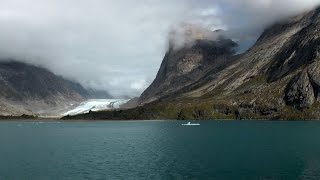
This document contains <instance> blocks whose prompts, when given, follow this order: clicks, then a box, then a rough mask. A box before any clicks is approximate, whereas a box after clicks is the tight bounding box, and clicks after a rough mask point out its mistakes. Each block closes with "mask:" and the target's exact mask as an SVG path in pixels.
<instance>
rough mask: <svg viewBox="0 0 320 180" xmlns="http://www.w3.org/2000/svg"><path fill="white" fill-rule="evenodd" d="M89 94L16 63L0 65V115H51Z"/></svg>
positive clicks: (44, 70)
mask: <svg viewBox="0 0 320 180" xmlns="http://www.w3.org/2000/svg"><path fill="white" fill-rule="evenodd" d="M89 95H90V94H89V93H88V92H87V90H86V89H85V88H83V87H82V86H81V85H80V84H78V83H75V82H72V81H70V80H66V79H64V78H62V77H60V76H57V75H55V74H53V73H52V72H50V71H48V70H46V69H44V68H41V67H37V66H33V65H28V64H25V63H21V62H17V61H2V62H0V99H1V106H0V107H1V108H0V113H1V114H2V115H21V114H37V115H38V114H43V115H44V114H47V115H54V114H55V113H56V112H55V111H56V110H63V109H64V108H67V107H68V106H70V104H73V103H78V102H81V101H83V100H85V99H86V98H87V97H88V96H89Z"/></svg>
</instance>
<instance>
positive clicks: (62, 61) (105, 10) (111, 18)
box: [0, 0, 319, 97]
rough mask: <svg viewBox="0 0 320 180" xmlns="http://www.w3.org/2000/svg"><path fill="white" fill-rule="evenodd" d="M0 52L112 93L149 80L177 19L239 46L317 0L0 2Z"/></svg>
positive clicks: (132, 90) (136, 91)
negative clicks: (226, 35) (217, 32)
mask: <svg viewBox="0 0 320 180" xmlns="http://www.w3.org/2000/svg"><path fill="white" fill-rule="evenodd" d="M0 2H1V6H0V23H1V29H0V57H1V59H7V58H11V59H16V60H20V61H24V62H28V63H32V64H36V65H40V66H43V67H46V68H48V69H50V70H51V71H53V72H54V73H56V74H59V75H62V76H64V77H66V78H71V79H74V80H76V81H79V82H80V83H81V84H82V85H84V86H85V87H91V88H96V89H99V90H107V91H109V92H110V93H111V94H112V95H113V96H116V97H117V96H123V95H129V96H138V95H140V93H141V92H142V91H143V90H144V89H145V88H146V87H147V86H148V85H149V84H150V83H151V82H152V80H153V79H154V77H155V75H156V73H157V70H158V68H159V66H160V63H161V60H162V58H163V56H164V53H165V51H166V49H167V44H168V40H167V39H168V33H169V32H170V31H171V30H172V28H174V27H176V26H177V25H179V24H180V23H190V24H194V25H197V26H201V27H204V28H207V29H209V30H217V29H224V30H227V31H228V32H229V34H230V36H231V37H230V38H232V39H233V40H235V41H238V42H239V44H240V49H241V50H242V51H243V50H245V49H246V48H247V47H248V46H249V45H251V44H252V43H253V42H254V41H255V40H256V38H257V37H258V36H259V34H260V33H261V32H262V31H263V29H264V28H265V27H266V26H268V25H270V24H271V23H273V22H275V21H278V20H281V19H284V18H287V17H289V16H292V15H295V14H297V13H300V12H303V11H305V10H308V9H311V8H314V7H315V6H317V5H318V4H319V0H211V1H210V0H139V1H135V0H119V1H115V0H113V1H111V0H67V1H66V0H0Z"/></svg>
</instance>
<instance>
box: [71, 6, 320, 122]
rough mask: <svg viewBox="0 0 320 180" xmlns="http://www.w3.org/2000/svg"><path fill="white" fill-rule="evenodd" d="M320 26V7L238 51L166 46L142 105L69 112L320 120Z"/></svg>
mask: <svg viewBox="0 0 320 180" xmlns="http://www.w3.org/2000/svg"><path fill="white" fill-rule="evenodd" d="M319 29H320V9H319V8H318V9H315V10H312V11H310V12H306V13H303V14H301V15H298V16H295V17H292V18H291V19H289V20H287V21H283V22H279V23H277V24H274V25H273V26H270V27H269V28H267V29H266V30H265V31H264V33H263V34H262V35H261V37H260V38H259V39H258V40H257V42H256V43H255V45H254V46H253V47H251V48H250V49H249V50H248V51H247V52H246V53H244V54H241V55H237V56H236V55H232V53H230V52H229V51H226V49H224V48H223V47H225V46H220V45H219V43H218V42H215V43H216V44H215V43H213V44H210V45H209V46H205V47H208V48H204V47H203V46H201V45H199V44H195V46H193V47H191V48H190V47H186V48H182V49H181V50H178V51H173V50H172V49H169V51H168V53H167V54H166V56H165V58H164V60H163V63H162V65H161V67H160V70H159V72H158V75H157V77H156V79H155V81H154V82H153V83H152V85H151V86H150V87H149V88H148V89H147V90H146V91H145V92H144V93H143V94H142V96H141V97H140V99H139V102H140V105H141V106H139V107H137V108H134V109H129V110H121V111H113V112H97V113H91V114H86V115H80V116H77V117H68V118H89V119H90V118H91V119H320V103H319V101H320V99H319V92H320V31H319ZM198 43H200V44H201V42H199V41H198ZM207 45H208V44H207ZM211 45H212V46H211ZM209 47H210V48H209ZM231 47H232V46H231Z"/></svg>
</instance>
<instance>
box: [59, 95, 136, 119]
mask: <svg viewBox="0 0 320 180" xmlns="http://www.w3.org/2000/svg"><path fill="white" fill-rule="evenodd" d="M129 100H130V99H89V100H87V101H85V102H82V103H81V104H80V105H79V106H77V107H76V108H74V109H72V110H70V111H68V112H66V113H63V114H62V115H63V116H68V115H69V116H73V115H77V114H84V113H88V112H90V111H103V110H110V109H118V108H120V106H121V105H123V104H125V103H127V102H128V101H129Z"/></svg>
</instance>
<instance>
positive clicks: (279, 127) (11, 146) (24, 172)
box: [0, 121, 320, 179]
mask: <svg viewBox="0 0 320 180" xmlns="http://www.w3.org/2000/svg"><path fill="white" fill-rule="evenodd" d="M181 123H182V122H178V121H175V122H173V121H171V122H169V121H158V122H155V121H153V122H145V121H134V122H128V121H127V122H61V123H60V122H49V123H36V122H0V144H1V148H0V179H320V122H267V121H264V122H258V121H233V122H231V121H224V122H221V121H219V122H218V121H211V122H210V121H206V122H201V126H193V127H187V126H181Z"/></svg>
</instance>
